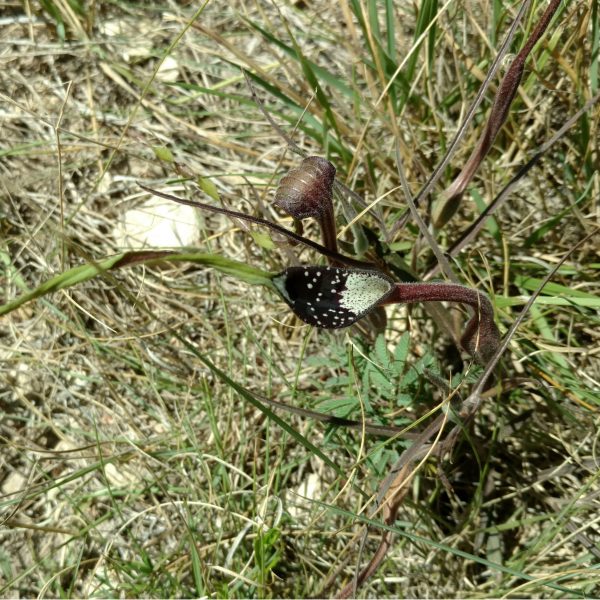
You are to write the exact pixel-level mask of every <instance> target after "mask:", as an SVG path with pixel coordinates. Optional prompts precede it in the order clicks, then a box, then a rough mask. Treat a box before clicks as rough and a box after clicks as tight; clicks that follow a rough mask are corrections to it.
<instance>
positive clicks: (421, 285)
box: [382, 282, 500, 364]
mask: <svg viewBox="0 0 600 600" xmlns="http://www.w3.org/2000/svg"><path fill="white" fill-rule="evenodd" d="M440 301H442V302H460V303H461V304H467V305H468V306H470V307H471V308H472V309H473V316H472V317H471V319H470V320H469V322H468V323H467V326H466V327H465V332H464V333H463V335H462V337H461V340H460V343H461V346H462V347H463V348H464V349H465V350H466V351H467V352H469V354H471V355H472V356H473V357H474V358H475V359H476V360H477V361H478V362H479V363H481V364H486V363H487V361H488V360H489V359H490V357H491V356H492V355H493V354H494V352H495V351H496V348H497V347H498V344H499V343H500V332H499V331H498V328H497V327H496V323H495V322H494V309H493V307H492V303H491V302H490V300H489V298H488V297H487V296H486V295H485V294H484V293H483V292H480V291H478V290H474V289H472V288H469V287H466V286H463V285H459V284H456V283H438V282H415V283H397V284H396V286H395V288H394V291H393V292H392V294H391V295H390V296H388V297H386V298H385V300H384V301H383V302H382V304H406V303H412V302H440Z"/></svg>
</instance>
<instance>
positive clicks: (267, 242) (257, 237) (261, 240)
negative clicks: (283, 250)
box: [249, 231, 275, 250]
mask: <svg viewBox="0 0 600 600" xmlns="http://www.w3.org/2000/svg"><path fill="white" fill-rule="evenodd" d="M249 233H250V235H251V236H252V239H253V240H254V241H255V242H256V244H257V245H258V246H260V247H261V248H264V249H265V250H272V249H273V248H275V243H274V242H273V240H272V239H271V237H270V236H269V234H267V233H263V232H262V231H250V232H249Z"/></svg>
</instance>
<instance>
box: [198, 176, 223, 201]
mask: <svg viewBox="0 0 600 600" xmlns="http://www.w3.org/2000/svg"><path fill="white" fill-rule="evenodd" d="M198 185H199V186H200V189H201V190H202V191H203V192H204V193H206V194H208V195H209V196H210V197H211V198H212V199H213V200H219V198H220V196H219V190H218V189H217V186H216V185H215V184H214V183H213V182H212V181H211V180H210V179H208V177H199V178H198Z"/></svg>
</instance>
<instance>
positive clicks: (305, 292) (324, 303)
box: [273, 266, 394, 329]
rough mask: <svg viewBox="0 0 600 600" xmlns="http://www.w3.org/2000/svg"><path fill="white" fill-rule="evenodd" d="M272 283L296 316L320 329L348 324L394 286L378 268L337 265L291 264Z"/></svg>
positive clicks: (381, 299) (365, 311)
mask: <svg viewBox="0 0 600 600" xmlns="http://www.w3.org/2000/svg"><path fill="white" fill-rule="evenodd" d="M273 283H274V285H275V287H276V288H277V290H278V291H279V292H280V294H281V295H282V297H283V299H284V300H285V301H286V302H287V304H288V305H289V306H290V308H291V309H292V310H293V311H294V313H295V314H296V316H298V317H299V318H300V319H302V320H303V321H304V322H305V323H308V324H309V325H313V326H315V327H321V328H323V329H339V328H342V327H349V326H350V325H352V324H353V323H355V322H356V321H358V320H359V319H361V318H362V317H364V316H365V315H366V314H367V313H369V312H370V311H371V310H373V309H374V308H375V307H376V306H377V305H378V304H379V303H381V302H382V301H384V300H385V299H386V298H387V297H388V296H389V295H390V294H391V293H392V292H393V290H394V282H393V281H392V280H391V279H390V278H389V277H387V275H384V274H383V273H380V272H379V271H367V270H362V269H346V268H338V267H314V266H311V267H290V268H288V269H286V270H285V271H283V272H282V273H280V274H279V275H276V276H275V277H274V278H273Z"/></svg>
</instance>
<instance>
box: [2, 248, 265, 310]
mask: <svg viewBox="0 0 600 600" xmlns="http://www.w3.org/2000/svg"><path fill="white" fill-rule="evenodd" d="M163 261H167V262H185V261H188V262H193V263H198V264H202V265H206V266H208V267H212V268H214V269H217V270H218V271H221V272H222V273H226V274H227V275H232V276H233V277H236V278H237V279H240V280H242V281H244V282H246V283H249V284H251V285H264V286H265V287H268V288H271V289H273V290H274V289H275V287H274V286H273V284H272V282H271V278H272V277H273V274H272V273H268V272H266V271H263V270H262V269H257V268H256V267H252V266H250V265H247V264H245V263H241V262H238V261H235V260H231V259H230V258H225V257H223V256H218V255H216V254H201V253H198V252H186V253H175V252H171V251H166V250H156V251H140V252H125V253H122V254H117V255H115V256H111V257H109V258H104V259H101V260H99V261H97V262H94V263H90V264H86V265H80V266H78V267H74V268H73V269H69V270H68V271H65V272H64V273H60V274H59V275H56V276H55V277H52V278H50V279H49V280H48V281H46V282H44V283H42V284H40V285H39V286H38V287H37V288H35V289H34V290H32V291H30V292H27V293H26V294H23V295H22V296H19V297H18V298H15V299H14V300H11V301H10V302H7V303H6V304H3V305H0V315H3V314H6V313H9V312H11V311H13V310H15V309H16V308H19V307H20V306H22V305H23V304H25V303H27V302H30V301H31V300H35V299H36V298H40V297H42V296H46V295H48V294H50V293H52V292H56V291H58V290H63V289H66V288H70V287H72V286H74V285H77V284H80V283H83V282H85V281H89V280H90V279H93V278H94V277H97V276H98V275H101V274H102V273H106V272H108V271H110V270H111V269H115V268H122V267H126V266H132V265H136V264H155V263H157V262H163Z"/></svg>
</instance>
